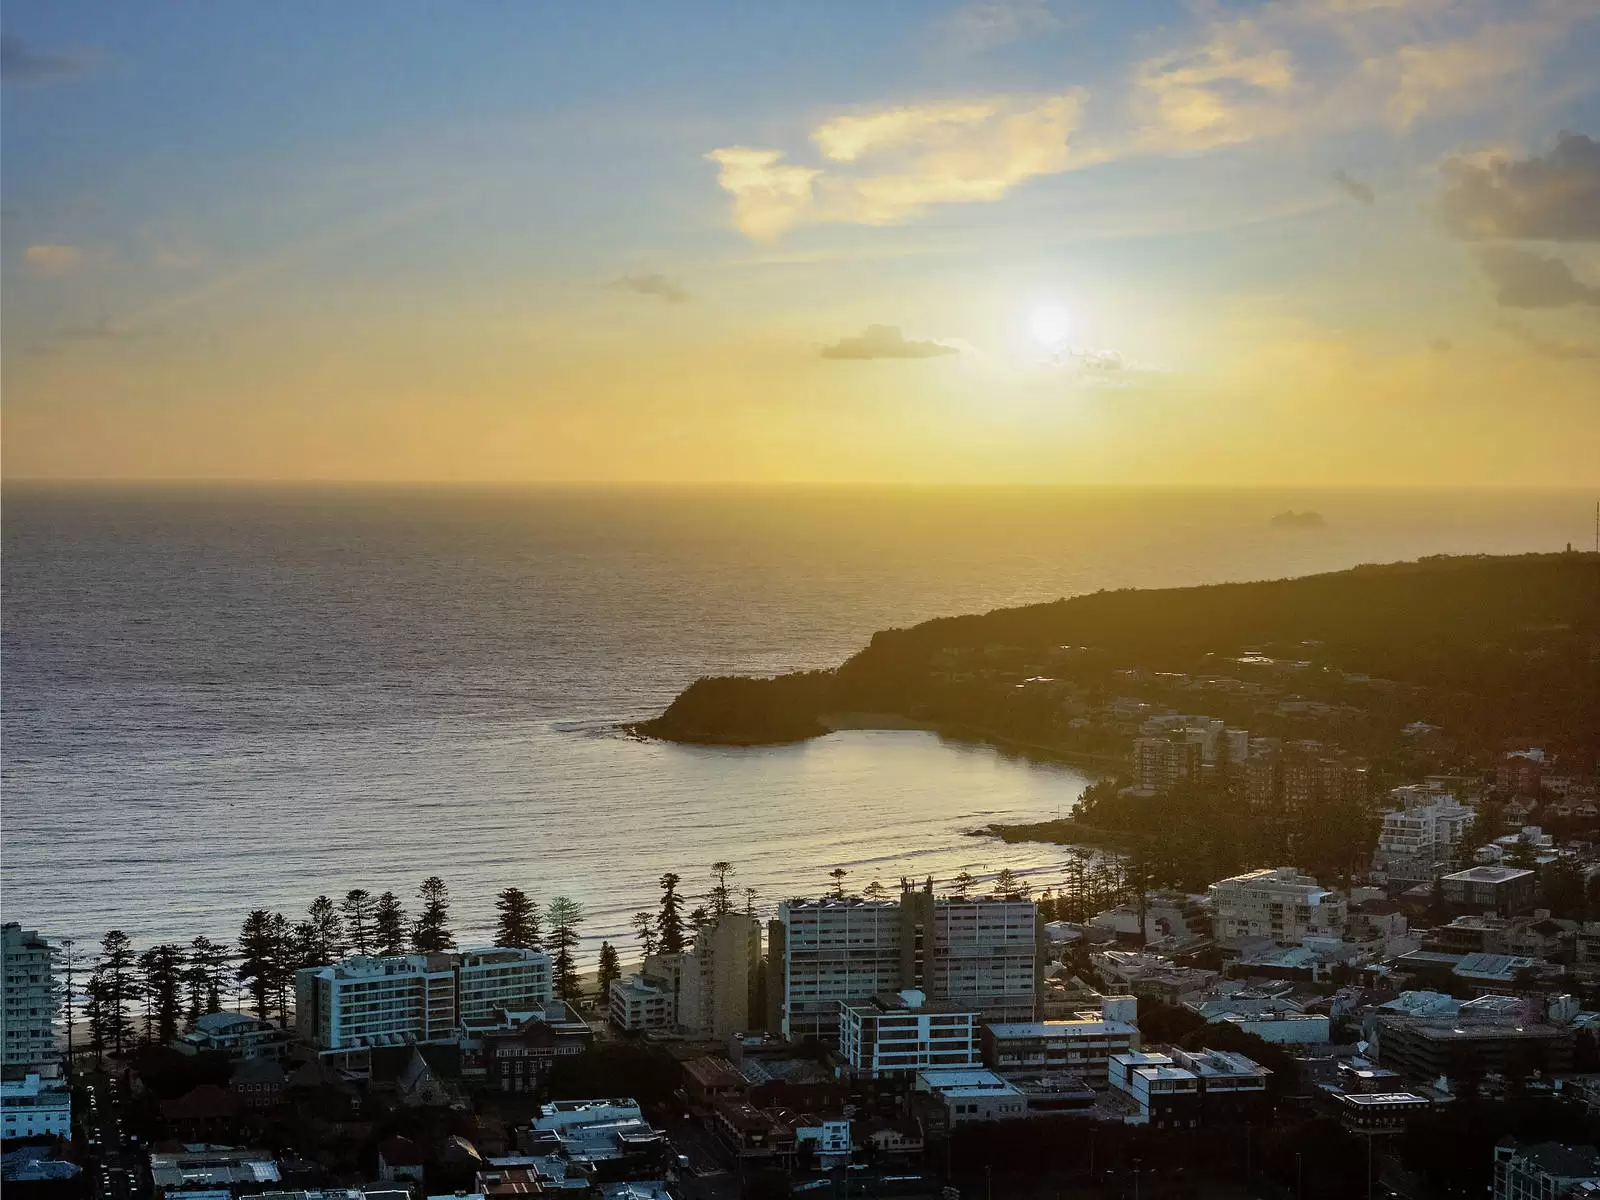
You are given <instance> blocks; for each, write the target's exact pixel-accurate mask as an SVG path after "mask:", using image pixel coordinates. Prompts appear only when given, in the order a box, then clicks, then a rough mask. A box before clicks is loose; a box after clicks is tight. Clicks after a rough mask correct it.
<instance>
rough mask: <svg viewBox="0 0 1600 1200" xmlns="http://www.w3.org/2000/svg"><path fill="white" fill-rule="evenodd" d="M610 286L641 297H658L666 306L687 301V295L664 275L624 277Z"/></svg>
mask: <svg viewBox="0 0 1600 1200" xmlns="http://www.w3.org/2000/svg"><path fill="white" fill-rule="evenodd" d="M611 286H612V287H614V288H621V289H622V290H623V291H625V292H637V293H638V294H639V295H641V296H659V297H661V299H663V300H665V301H666V302H667V303H668V304H683V303H685V302H686V301H687V300H688V299H689V293H688V292H686V291H685V290H684V289H683V288H682V287H680V286H679V285H678V284H676V283H674V282H673V281H672V280H670V279H668V278H667V277H666V276H665V275H656V274H651V275H624V276H623V277H622V278H621V279H616V280H613V281H612V283H611Z"/></svg>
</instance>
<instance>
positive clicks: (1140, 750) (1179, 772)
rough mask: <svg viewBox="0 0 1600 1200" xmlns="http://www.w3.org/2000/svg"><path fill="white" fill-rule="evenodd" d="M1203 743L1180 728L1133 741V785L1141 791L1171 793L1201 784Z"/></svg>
mask: <svg viewBox="0 0 1600 1200" xmlns="http://www.w3.org/2000/svg"><path fill="white" fill-rule="evenodd" d="M1203 760H1204V746H1203V742H1202V740H1200V739H1195V738H1191V737H1189V736H1188V734H1187V732H1185V731H1184V730H1181V729H1175V730H1172V731H1171V732H1169V733H1163V734H1160V735H1158V736H1151V737H1141V738H1135V739H1134V742H1133V779H1134V786H1135V787H1136V788H1138V789H1139V790H1140V791H1142V792H1170V791H1173V790H1174V789H1176V788H1180V787H1183V786H1185V785H1187V784H1191V783H1198V782H1199V780H1200V765H1201V763H1202V761H1203Z"/></svg>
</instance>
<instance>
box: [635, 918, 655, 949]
mask: <svg viewBox="0 0 1600 1200" xmlns="http://www.w3.org/2000/svg"><path fill="white" fill-rule="evenodd" d="M633 931H634V936H635V937H637V938H638V939H639V945H640V947H642V949H643V952H644V956H645V957H646V958H648V957H650V955H652V954H654V953H655V952H656V915H655V913H653V912H651V911H650V910H649V909H648V908H642V909H640V910H639V911H638V912H636V913H634V914H633Z"/></svg>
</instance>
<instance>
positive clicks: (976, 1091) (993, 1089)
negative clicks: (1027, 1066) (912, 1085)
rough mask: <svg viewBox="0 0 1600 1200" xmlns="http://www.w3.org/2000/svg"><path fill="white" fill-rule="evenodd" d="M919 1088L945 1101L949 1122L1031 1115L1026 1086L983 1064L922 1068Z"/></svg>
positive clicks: (940, 1101) (953, 1124) (937, 1100)
mask: <svg viewBox="0 0 1600 1200" xmlns="http://www.w3.org/2000/svg"><path fill="white" fill-rule="evenodd" d="M916 1090H917V1091H918V1092H923V1093H926V1094H928V1095H929V1096H931V1097H933V1098H934V1100H935V1101H936V1102H938V1103H939V1104H940V1105H942V1107H943V1109H944V1116H945V1121H946V1124H947V1125H948V1126H956V1125H971V1124H976V1123H978V1122H980V1121H1015V1120H1020V1119H1022V1118H1023V1117H1026V1116H1027V1115H1028V1100H1027V1097H1026V1096H1024V1095H1023V1094H1022V1090H1021V1089H1020V1088H1018V1087H1017V1085H1016V1084H1014V1083H1012V1082H1010V1081H1009V1080H1006V1079H1002V1078H1000V1076H998V1075H996V1074H995V1073H994V1072H993V1071H985V1070H983V1069H982V1068H980V1067H973V1068H968V1069H965V1070H926V1071H919V1072H918V1073H917V1081H916Z"/></svg>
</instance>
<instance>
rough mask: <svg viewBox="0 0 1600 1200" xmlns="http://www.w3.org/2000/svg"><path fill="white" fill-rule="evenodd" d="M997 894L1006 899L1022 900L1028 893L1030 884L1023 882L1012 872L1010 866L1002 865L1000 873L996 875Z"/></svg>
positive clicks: (995, 888) (995, 887)
mask: <svg viewBox="0 0 1600 1200" xmlns="http://www.w3.org/2000/svg"><path fill="white" fill-rule="evenodd" d="M994 891H995V895H997V896H999V897H1001V898H1002V899H1005V900H1021V899H1022V898H1023V897H1024V896H1026V895H1027V894H1028V891H1029V888H1028V885H1027V884H1025V883H1023V882H1022V881H1021V880H1020V879H1018V878H1017V877H1016V875H1015V874H1014V873H1013V872H1012V870H1011V868H1010V867H1002V868H1001V870H1000V874H998V875H996V876H995V877H994Z"/></svg>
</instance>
